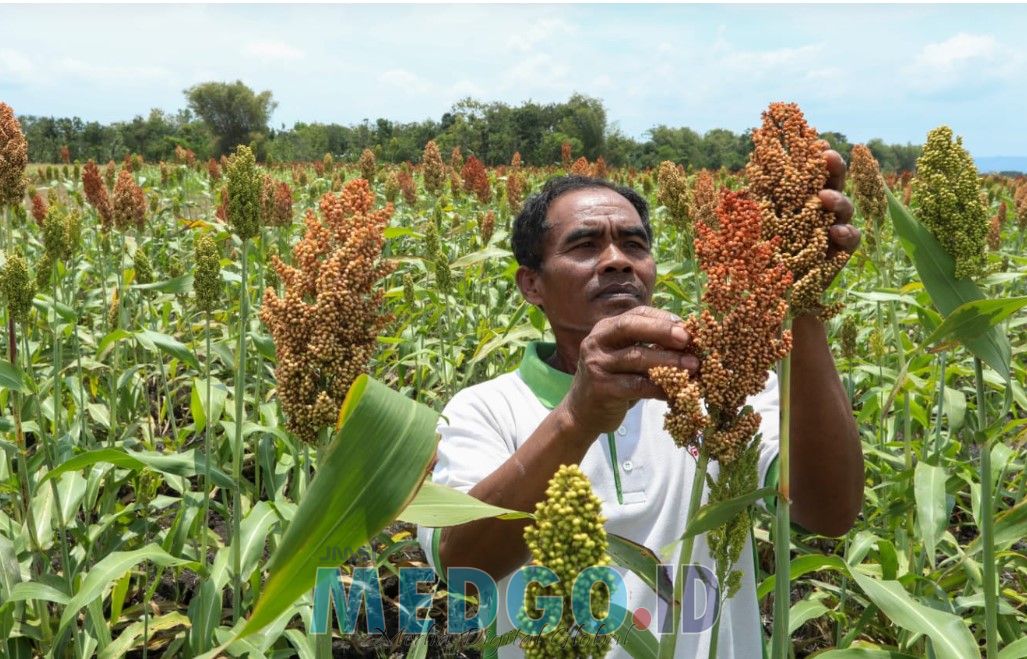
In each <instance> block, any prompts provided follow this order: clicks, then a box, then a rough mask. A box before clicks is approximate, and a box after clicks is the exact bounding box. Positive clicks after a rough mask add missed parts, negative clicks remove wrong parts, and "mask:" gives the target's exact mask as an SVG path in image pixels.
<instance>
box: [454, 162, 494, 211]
mask: <svg viewBox="0 0 1027 659" xmlns="http://www.w3.org/2000/svg"><path fill="white" fill-rule="evenodd" d="M460 178H461V179H463V182H464V190H465V191H466V192H473V193H474V194H475V195H477V197H478V201H480V202H481V203H483V204H487V203H488V202H489V200H490V199H492V187H491V186H490V185H489V175H488V173H487V172H486V171H485V165H483V164H482V162H481V161H480V160H478V159H477V158H475V157H474V156H469V157H468V158H467V162H466V163H464V168H463V169H462V170H461V171H460Z"/></svg>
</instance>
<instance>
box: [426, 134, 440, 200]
mask: <svg viewBox="0 0 1027 659" xmlns="http://www.w3.org/2000/svg"><path fill="white" fill-rule="evenodd" d="M421 165H422V168H423V171H422V176H423V178H424V187H425V189H426V190H427V191H428V192H430V193H431V194H433V195H436V196H437V195H438V194H439V193H441V192H442V186H443V185H445V184H446V165H445V163H443V162H442V154H441V153H440V152H439V147H438V145H437V144H435V140H428V143H427V144H425V145H424V153H423V154H422V155H421Z"/></svg>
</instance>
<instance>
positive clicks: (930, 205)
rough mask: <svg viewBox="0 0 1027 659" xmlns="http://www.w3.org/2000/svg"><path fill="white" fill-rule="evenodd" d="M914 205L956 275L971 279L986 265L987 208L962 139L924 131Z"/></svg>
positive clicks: (948, 131) (941, 131) (941, 128)
mask: <svg viewBox="0 0 1027 659" xmlns="http://www.w3.org/2000/svg"><path fill="white" fill-rule="evenodd" d="M912 190H913V192H912V199H911V201H912V203H913V204H915V205H916V207H917V219H919V220H920V221H921V222H922V223H923V224H924V226H926V227H927V228H928V229H930V231H931V233H933V234H934V236H935V237H936V238H937V239H938V242H940V243H941V245H942V247H944V248H945V251H946V252H948V253H949V254H951V255H952V258H953V259H955V261H956V269H955V276H956V277H957V278H959V279H964V278H973V277H977V276H979V275H981V274H983V273H984V269H985V265H986V264H987V254H986V250H985V248H986V246H987V238H988V211H987V209H986V208H985V207H984V204H983V203H982V202H981V195H980V181H979V179H978V176H977V168H976V167H975V166H974V163H973V159H972V158H971V157H970V154H969V153H968V152H967V151H966V149H964V148H963V138H962V137H956V138H955V140H953V134H952V129H951V128H949V127H948V126H939V127H937V128H935V129H934V130H932V131H930V132H929V133H927V143H926V144H924V150H923V152H922V153H921V154H920V157H919V158H917V161H916V176H915V177H913V184H912Z"/></svg>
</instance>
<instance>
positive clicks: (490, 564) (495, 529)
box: [437, 406, 595, 581]
mask: <svg viewBox="0 0 1027 659" xmlns="http://www.w3.org/2000/svg"><path fill="white" fill-rule="evenodd" d="M594 440H595V436H594V435H592V436H587V433H583V432H582V431H580V430H578V428H577V427H576V426H575V424H574V423H573V420H572V417H571V415H569V414H567V413H566V412H565V411H564V409H563V407H562V406H559V407H557V408H556V409H554V410H553V411H552V412H551V413H550V414H549V416H547V417H546V418H545V420H543V421H542V423H541V424H539V427H538V428H537V429H536V430H535V432H534V433H532V435H531V436H530V437H529V438H528V439H527V440H526V441H525V442H524V444H523V445H522V446H521V447H520V448H519V449H517V451H516V452H515V453H514V454H513V455H512V456H510V458H509V459H508V460H507V461H506V462H504V463H503V464H502V465H501V466H500V467H499V469H497V470H496V471H494V472H493V473H492V474H490V475H489V476H488V477H487V478H485V479H484V480H482V481H481V482H479V483H478V484H477V485H475V486H474V487H473V488H471V491H470V494H471V496H473V497H475V498H477V499H480V500H482V501H484V502H486V503H490V504H492V505H494V506H501V507H503V508H509V509H511V510H523V511H525V512H534V511H535V504H537V503H538V502H539V501H541V500H542V499H543V498H544V497H545V491H546V488H547V487H548V485H549V479H551V478H552V477H553V474H555V473H556V470H557V469H558V468H559V467H560V465H562V464H577V463H580V462H581V460H582V458H584V456H585V453H586V452H587V451H588V447H589V446H590V445H591V443H592V441H594ZM527 525H528V521H527V520H501V519H495V518H488V519H483V520H478V521H475V522H469V523H467V524H462V525H460V526H453V527H448V528H445V529H443V531H442V537H441V539H440V541H439V561H440V562H441V563H442V565H440V566H437V567H438V569H439V570H440V571H441V570H444V569H445V568H447V567H474V568H478V569H480V570H484V571H485V572H487V573H488V574H489V575H490V576H492V578H493V579H495V580H496V581H498V580H500V579H502V578H503V577H505V576H506V575H508V574H510V573H511V572H513V571H514V570H516V569H517V568H519V567H520V566H521V565H523V564H524V563H525V562H527V560H528V558H529V553H528V547H527V545H526V544H525V543H524V528H525V527H526V526H527Z"/></svg>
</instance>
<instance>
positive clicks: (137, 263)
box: [132, 247, 153, 284]
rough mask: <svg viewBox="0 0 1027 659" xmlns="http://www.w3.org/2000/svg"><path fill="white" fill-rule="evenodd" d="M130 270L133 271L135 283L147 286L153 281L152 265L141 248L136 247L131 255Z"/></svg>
mask: <svg viewBox="0 0 1027 659" xmlns="http://www.w3.org/2000/svg"><path fill="white" fill-rule="evenodd" d="M132 269H133V270H135V280H136V283H138V284H149V283H150V282H152V281H153V265H152V264H151V263H150V258H149V257H148V256H146V252H145V251H144V250H143V248H142V247H137V248H136V251H135V254H133V255H132Z"/></svg>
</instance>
